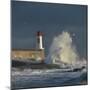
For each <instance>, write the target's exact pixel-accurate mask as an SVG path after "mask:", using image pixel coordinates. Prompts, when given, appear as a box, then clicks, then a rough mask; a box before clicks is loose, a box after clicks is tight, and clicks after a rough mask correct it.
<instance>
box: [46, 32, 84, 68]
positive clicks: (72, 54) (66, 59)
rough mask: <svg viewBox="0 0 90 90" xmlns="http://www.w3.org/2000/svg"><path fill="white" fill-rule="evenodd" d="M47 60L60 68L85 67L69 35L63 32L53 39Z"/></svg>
mask: <svg viewBox="0 0 90 90" xmlns="http://www.w3.org/2000/svg"><path fill="white" fill-rule="evenodd" d="M47 60H48V61H49V62H48V63H52V64H58V65H60V66H61V67H68V66H69V67H72V66H73V67H78V66H83V65H86V60H84V59H83V60H80V57H79V55H78V53H77V51H76V47H75V45H74V44H73V39H72V37H71V35H70V33H69V32H65V31H63V32H62V33H61V34H60V35H58V36H56V37H54V39H53V42H52V45H51V47H50V52H49V55H48V56H47Z"/></svg>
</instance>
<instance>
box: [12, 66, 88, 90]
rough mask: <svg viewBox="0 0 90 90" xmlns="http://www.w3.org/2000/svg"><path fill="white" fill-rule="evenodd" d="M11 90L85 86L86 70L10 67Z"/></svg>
mask: <svg viewBox="0 0 90 90" xmlns="http://www.w3.org/2000/svg"><path fill="white" fill-rule="evenodd" d="M11 76H12V78H11V84H12V85H11V86H12V89H14V90H15V89H27V88H43V87H59V86H72V85H86V84H87V69H86V68H82V69H74V70H71V69H66V68H65V69H31V68H23V69H21V68H17V67H12V74H11Z"/></svg>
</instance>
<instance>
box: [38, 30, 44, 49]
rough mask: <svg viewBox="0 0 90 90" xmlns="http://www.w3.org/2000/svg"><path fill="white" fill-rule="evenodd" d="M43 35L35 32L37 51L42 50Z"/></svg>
mask: <svg viewBox="0 0 90 90" xmlns="http://www.w3.org/2000/svg"><path fill="white" fill-rule="evenodd" d="M42 37H43V33H42V32H40V31H38V32H37V49H40V50H43V49H44V48H43V38H42Z"/></svg>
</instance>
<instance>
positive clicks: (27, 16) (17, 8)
mask: <svg viewBox="0 0 90 90" xmlns="http://www.w3.org/2000/svg"><path fill="white" fill-rule="evenodd" d="M37 31H41V32H43V42H44V48H45V52H46V54H48V52H49V48H50V46H51V44H52V41H53V39H54V37H55V36H58V35H59V34H61V32H63V31H67V32H69V33H70V34H71V36H72V38H73V44H74V45H75V46H76V49H77V51H78V53H79V55H80V56H81V57H86V56H87V54H86V52H87V6H86V5H67V4H51V3H40V2H25V1H15V0H13V1H12V2H11V37H12V42H11V44H12V48H16V49H31V48H36V32H37Z"/></svg>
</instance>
